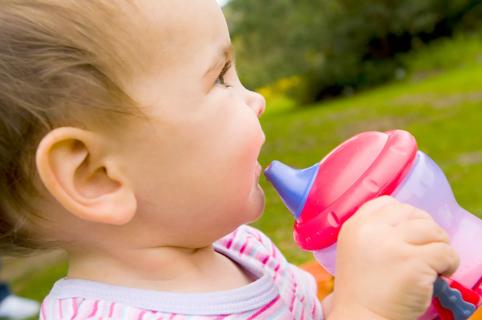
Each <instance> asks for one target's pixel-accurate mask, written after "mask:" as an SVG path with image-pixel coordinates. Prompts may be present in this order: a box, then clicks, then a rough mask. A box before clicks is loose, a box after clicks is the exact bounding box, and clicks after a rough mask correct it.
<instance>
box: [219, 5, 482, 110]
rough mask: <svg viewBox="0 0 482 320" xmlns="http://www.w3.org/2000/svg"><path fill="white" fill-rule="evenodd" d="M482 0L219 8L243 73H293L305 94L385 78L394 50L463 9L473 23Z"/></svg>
mask: <svg viewBox="0 0 482 320" xmlns="http://www.w3.org/2000/svg"><path fill="white" fill-rule="evenodd" d="M481 3H482V1H481V0H298V1H295V0H276V1H259V0H231V1H230V2H229V4H228V5H227V6H226V7H225V13H226V15H227V17H228V22H229V23H230V28H231V32H232V35H233V41H234V43H235V46H236V50H237V60H238V61H239V62H240V63H239V71H240V75H241V77H242V79H243V81H245V82H246V83H247V84H248V86H251V87H259V86H263V85H266V84H269V83H272V82H274V81H276V80H277V79H280V78H283V77H288V76H292V75H298V76H301V77H302V79H303V81H301V83H302V85H303V86H304V87H305V88H303V90H302V91H303V92H306V95H305V97H302V98H301V100H305V101H300V102H307V101H312V100H318V99H321V98H324V97H326V96H331V95H337V94H340V93H342V92H347V91H348V92H350V91H352V90H354V89H357V88H360V87H365V86H368V85H372V84H375V83H379V82H381V81H385V80H387V79H390V78H392V77H393V76H394V74H395V71H396V69H397V67H398V65H397V61H396V59H395V57H396V55H397V54H398V53H400V52H406V51H408V50H410V49H412V48H413V47H414V46H416V45H417V43H424V42H428V41H430V40H432V39H435V38H438V37H441V36H447V35H450V34H451V33H452V32H453V31H454V30H455V29H456V28H457V26H459V25H460V24H461V22H462V21H464V19H465V20H467V17H470V19H469V20H470V21H469V22H470V23H472V24H473V22H474V21H477V20H478V19H480V18H481V17H482V9H481ZM298 98H299V97H298Z"/></svg>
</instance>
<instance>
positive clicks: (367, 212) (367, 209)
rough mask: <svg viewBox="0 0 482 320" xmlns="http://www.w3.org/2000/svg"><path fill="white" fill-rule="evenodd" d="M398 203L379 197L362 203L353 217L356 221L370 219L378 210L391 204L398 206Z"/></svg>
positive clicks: (391, 199) (389, 198)
mask: <svg viewBox="0 0 482 320" xmlns="http://www.w3.org/2000/svg"><path fill="white" fill-rule="evenodd" d="M398 203H399V202H398V201H397V200H396V199H395V198H392V197H389V196H381V197H378V198H375V199H373V200H370V201H367V202H366V203H364V204H363V205H362V206H361V207H360V208H359V209H358V211H357V212H356V214H355V215H354V218H357V219H370V217H371V216H372V215H373V214H376V213H377V212H379V211H380V209H382V208H384V207H386V206H388V205H393V204H398Z"/></svg>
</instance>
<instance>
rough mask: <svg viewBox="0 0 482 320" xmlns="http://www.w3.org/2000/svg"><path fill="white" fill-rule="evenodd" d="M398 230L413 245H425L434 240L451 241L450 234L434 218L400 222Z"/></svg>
mask: <svg viewBox="0 0 482 320" xmlns="http://www.w3.org/2000/svg"><path fill="white" fill-rule="evenodd" d="M396 230H397V231H398V232H400V234H401V236H402V239H403V240H404V241H405V242H407V243H409V244H412V245H424V244H429V243H432V242H443V243H447V244H448V243H449V236H448V234H447V233H446V232H445V230H443V229H442V228H441V227H439V226H438V225H437V224H436V223H435V222H434V221H433V220H428V219H425V218H423V219H414V220H407V221H405V222H402V223H400V224H399V225H398V226H397V227H396Z"/></svg>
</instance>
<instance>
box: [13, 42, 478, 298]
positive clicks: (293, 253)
mask: <svg viewBox="0 0 482 320" xmlns="http://www.w3.org/2000/svg"><path fill="white" fill-rule="evenodd" d="M454 41H458V42H457V45H456V46H455V47H454V46H451V45H450V44H447V43H445V42H441V43H442V44H437V45H438V46H441V47H443V46H446V47H447V48H448V47H450V48H451V49H447V48H446V50H447V51H448V52H449V54H448V58H447V60H448V61H449V62H450V63H442V62H437V63H435V62H434V63H433V64H432V65H431V64H430V56H431V54H433V52H437V53H436V54H437V60H438V61H442V60H443V57H442V53H440V52H438V51H437V50H435V49H431V47H430V48H429V49H427V51H426V52H421V53H415V54H414V55H413V56H412V58H413V61H411V62H410V63H411V65H412V67H410V74H412V75H413V74H415V76H411V77H409V79H407V80H405V81H403V82H396V83H392V84H388V85H386V86H383V87H379V88H376V89H373V90H369V91H366V92H363V93H361V94H357V95H356V96H353V97H349V98H341V99H337V100H333V101H329V102H324V103H320V104H316V105H312V106H306V107H303V108H296V107H294V106H293V105H292V103H290V102H289V101H285V100H283V99H281V100H280V99H279V100H278V102H275V103H274V104H268V111H267V112H266V114H265V116H264V117H263V118H262V124H263V127H264V131H265V133H266V136H267V140H266V144H265V146H264V148H263V151H262V154H261V159H260V162H261V163H262V164H263V165H264V166H266V165H268V164H269V162H270V161H272V160H274V159H278V160H281V161H283V162H285V163H287V164H289V165H292V166H295V167H306V166H309V165H311V164H313V163H315V162H317V161H319V160H320V159H321V158H322V157H323V156H324V155H325V154H327V153H328V152H329V151H330V150H331V149H332V148H334V147H335V146H337V145H338V144H339V143H341V142H343V141H344V140H345V139H347V138H349V137H351V136H352V135H354V134H356V133H359V132H361V131H366V130H388V129H394V128H399V129H405V130H409V131H410V132H412V133H413V134H414V135H415V136H416V138H417V140H418V143H419V147H420V149H421V150H423V151H425V152H426V153H428V154H429V155H430V156H431V157H432V158H433V159H434V160H435V161H436V162H437V163H438V164H439V165H440V166H441V167H442V169H443V170H444V171H445V173H446V174H447V176H448V178H449V181H450V182H451V184H452V187H453V189H454V191H455V194H456V197H457V199H458V200H459V202H460V204H461V205H462V206H464V207H465V208H466V209H468V210H469V211H471V212H473V213H475V214H477V215H478V216H481V217H482V188H480V184H481V183H482V64H481V63H480V61H481V59H479V58H475V57H479V54H480V52H482V50H480V52H479V51H477V50H479V49H480V48H482V45H480V44H481V43H482V42H478V44H475V43H474V40H473V39H472V38H470V41H468V42H467V47H468V48H472V49H470V50H469V51H468V52H470V56H472V57H474V59H472V60H470V59H462V60H463V61H464V63H460V61H459V63H455V62H454V60H453V59H455V58H453V57H454V56H456V53H457V48H458V50H459V52H464V49H463V48H464V46H463V43H462V40H460V39H457V40H454ZM454 48H455V49H454ZM474 48H477V49H474ZM430 50H431V51H430ZM476 51H477V52H478V53H475V52H476ZM407 59H408V58H407ZM451 59H452V60H451ZM417 66H418V67H417ZM433 66H435V67H440V68H442V70H443V71H442V72H437V73H429V74H428V75H427V76H424V77H419V76H417V75H416V71H417V68H419V69H420V70H421V72H426V71H429V70H431V69H432V67H433ZM262 185H263V187H264V189H265V193H266V211H265V214H264V216H263V217H262V218H261V219H260V220H258V221H257V222H256V223H255V224H254V225H255V226H257V227H259V228H260V229H262V230H263V231H264V232H266V233H267V234H268V236H270V237H271V238H272V239H273V240H274V242H275V243H276V244H277V245H278V246H279V247H280V249H281V250H282V251H283V252H284V254H285V255H286V257H287V258H288V260H289V261H291V262H293V263H302V262H305V261H307V260H309V259H311V258H312V257H311V254H309V253H306V252H303V251H301V250H299V249H298V248H297V246H296V245H295V243H294V241H293V239H292V224H293V219H292V217H291V216H290V214H289V213H288V211H287V210H286V208H285V207H284V206H283V204H282V203H281V201H280V199H279V198H278V196H277V195H276V193H275V191H274V189H273V188H272V187H271V186H270V185H268V184H267V183H266V181H265V180H264V179H262ZM38 270H39V271H37V272H35V273H31V274H29V275H27V276H25V277H23V278H22V279H18V280H16V281H15V282H14V283H13V287H14V290H15V291H16V292H18V293H19V294H22V295H25V296H28V297H32V298H35V299H39V300H40V299H41V298H42V297H43V296H44V295H45V294H46V293H47V292H48V290H49V289H50V286H51V285H52V283H53V281H54V280H55V279H57V278H59V277H61V276H63V275H64V274H65V270H66V264H65V262H63V263H61V264H59V265H54V266H45V267H43V268H40V266H39V269H38Z"/></svg>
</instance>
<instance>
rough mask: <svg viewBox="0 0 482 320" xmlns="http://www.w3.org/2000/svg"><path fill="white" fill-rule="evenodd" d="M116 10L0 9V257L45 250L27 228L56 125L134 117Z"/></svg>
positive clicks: (124, 13) (107, 6) (39, 0)
mask: <svg viewBox="0 0 482 320" xmlns="http://www.w3.org/2000/svg"><path fill="white" fill-rule="evenodd" d="M120 4H121V1H118V0H116V1H111V0H97V1H95V0H83V1H76V0H57V1H54V0H2V1H1V2H0V253H1V254H16V253H23V252H28V251H30V249H36V248H41V247H46V246H48V244H47V243H43V242H42V239H41V237H40V236H38V235H37V234H36V232H35V228H33V227H32V225H33V224H32V221H33V220H32V218H33V217H36V216H39V215H38V213H37V209H36V208H34V206H33V205H32V199H34V198H36V197H39V195H40V193H39V186H38V185H37V182H38V177H37V174H36V170H35V161H34V158H35V151H36V147H37V145H38V143H39V142H40V140H41V138H42V137H43V136H44V135H45V134H46V133H48V132H49V131H50V130H52V129H54V128H55V127H58V126H64V125H74V126H78V127H89V126H91V127H99V128H100V127H105V126H106V123H109V125H110V126H111V127H112V126H114V127H116V126H119V125H120V123H122V122H123V121H125V120H126V118H128V117H130V116H132V115H139V114H140V113H139V110H138V109H136V107H135V103H134V102H133V101H132V100H131V99H130V98H129V96H128V95H127V94H126V93H125V90H123V86H122V81H123V79H126V77H129V75H131V74H132V72H133V70H134V69H135V66H133V64H132V61H134V60H135V59H134V58H135V55H138V53H137V50H136V46H137V45H136V44H135V41H136V39H135V36H136V35H135V33H133V32H130V29H131V28H132V26H133V24H132V21H128V20H129V16H130V15H129V14H128V13H129V10H136V9H135V7H134V6H133V5H132V3H129V2H128V1H122V5H120ZM138 60H139V59H138ZM106 120H108V121H106Z"/></svg>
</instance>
